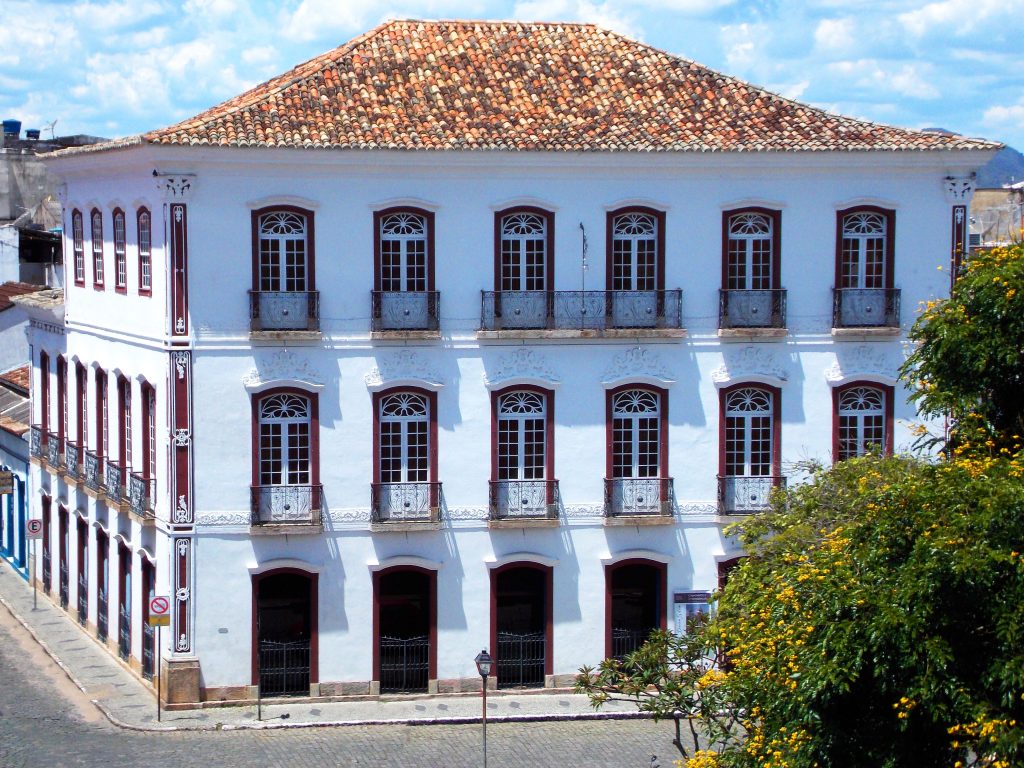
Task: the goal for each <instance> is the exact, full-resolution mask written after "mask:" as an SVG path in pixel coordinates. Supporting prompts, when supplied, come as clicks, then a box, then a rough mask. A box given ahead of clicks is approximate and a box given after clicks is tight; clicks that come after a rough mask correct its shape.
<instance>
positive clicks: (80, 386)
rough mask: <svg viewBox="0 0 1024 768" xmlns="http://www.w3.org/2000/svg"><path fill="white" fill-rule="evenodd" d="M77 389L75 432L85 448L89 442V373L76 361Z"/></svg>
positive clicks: (79, 444)
mask: <svg viewBox="0 0 1024 768" xmlns="http://www.w3.org/2000/svg"><path fill="white" fill-rule="evenodd" d="M75 390H76V393H75V394H76V398H75V434H76V435H77V436H78V447H79V448H82V449H83V450H84V449H85V448H86V447H87V446H88V444H89V418H88V413H89V374H88V372H87V370H86V367H85V366H84V365H82V364H81V363H75Z"/></svg>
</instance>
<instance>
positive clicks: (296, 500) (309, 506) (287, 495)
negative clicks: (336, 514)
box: [251, 485, 323, 525]
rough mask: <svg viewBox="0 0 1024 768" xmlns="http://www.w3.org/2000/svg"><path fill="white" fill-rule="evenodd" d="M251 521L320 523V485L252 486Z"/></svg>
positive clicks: (321, 498) (254, 522)
mask: <svg viewBox="0 0 1024 768" xmlns="http://www.w3.org/2000/svg"><path fill="white" fill-rule="evenodd" d="M251 495H252V524H253V525H320V523H321V521H322V517H321V509H322V502H323V486H322V485H254V486H252V492H251Z"/></svg>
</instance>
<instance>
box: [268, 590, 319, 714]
mask: <svg viewBox="0 0 1024 768" xmlns="http://www.w3.org/2000/svg"><path fill="white" fill-rule="evenodd" d="M253 589H254V602H255V620H256V627H255V630H256V631H255V637H256V649H255V654H254V655H255V662H256V670H255V673H256V674H255V675H254V677H255V683H256V684H257V685H259V687H260V694H261V695H262V696H309V693H310V684H311V683H313V682H316V674H315V663H316V647H315V645H316V643H315V639H316V576H315V575H313V574H309V573H304V572H302V571H295V570H289V571H284V572H281V571H278V572H273V573H267V574H261V575H260V576H258V577H254V579H253Z"/></svg>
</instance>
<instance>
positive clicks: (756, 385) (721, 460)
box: [718, 381, 782, 477]
mask: <svg viewBox="0 0 1024 768" xmlns="http://www.w3.org/2000/svg"><path fill="white" fill-rule="evenodd" d="M738 389H760V390H761V391H763V392H767V393H769V394H770V395H771V397H772V475H773V476H774V477H781V476H782V390H781V389H779V388H778V387H773V386H771V385H770V384H762V383H760V382H755V381H741V382H739V383H737V384H731V385H729V386H728V387H723V388H722V389H720V390H719V391H718V476H719V477H725V400H726V398H727V397H728V396H729V393H730V392H735V391H736V390H738Z"/></svg>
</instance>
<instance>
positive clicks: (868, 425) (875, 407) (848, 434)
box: [833, 382, 893, 461]
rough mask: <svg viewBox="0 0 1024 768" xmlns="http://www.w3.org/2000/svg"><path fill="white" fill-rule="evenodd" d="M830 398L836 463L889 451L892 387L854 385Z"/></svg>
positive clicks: (838, 390)
mask: <svg viewBox="0 0 1024 768" xmlns="http://www.w3.org/2000/svg"><path fill="white" fill-rule="evenodd" d="M833 396H834V402H835V414H834V418H835V456H836V460H837V461H842V460H844V459H850V458H854V457H856V456H863V455H865V454H867V453H872V452H875V453H885V454H888V453H891V452H892V407H893V402H892V400H893V389H892V387H887V386H883V385H879V384H868V383H860V382H855V383H853V384H849V385H847V386H845V387H840V388H839V389H837V390H836V391H835V392H834V393H833Z"/></svg>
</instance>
